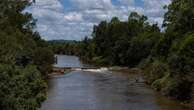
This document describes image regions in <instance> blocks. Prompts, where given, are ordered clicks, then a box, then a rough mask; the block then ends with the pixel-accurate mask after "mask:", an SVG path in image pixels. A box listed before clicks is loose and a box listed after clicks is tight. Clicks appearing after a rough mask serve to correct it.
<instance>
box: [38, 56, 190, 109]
mask: <svg viewBox="0 0 194 110" xmlns="http://www.w3.org/2000/svg"><path fill="white" fill-rule="evenodd" d="M59 57H60V59H58V60H60V61H58V63H59V62H60V63H64V62H65V61H66V60H67V59H68V61H67V62H68V63H74V62H75V64H76V67H77V65H81V66H82V64H81V63H80V61H79V60H78V58H77V57H73V56H59ZM56 65H57V64H56ZM56 65H55V66H56ZM59 65H60V66H63V65H64V66H65V65H71V66H72V65H73V64H65V63H64V64H59ZM136 78H137V75H133V74H127V73H119V72H110V71H106V70H102V71H100V70H98V71H96V72H95V71H74V72H70V73H68V74H66V75H62V76H55V77H52V78H50V79H49V90H48V99H47V100H46V101H45V102H44V103H43V105H42V107H41V108H40V110H186V109H184V108H183V107H182V106H181V105H180V104H179V103H178V102H176V101H173V100H170V99H168V98H166V97H164V96H161V95H160V94H158V93H156V92H154V91H153V90H152V89H150V88H149V87H148V86H146V85H145V84H144V83H143V82H136V80H135V79H136Z"/></svg>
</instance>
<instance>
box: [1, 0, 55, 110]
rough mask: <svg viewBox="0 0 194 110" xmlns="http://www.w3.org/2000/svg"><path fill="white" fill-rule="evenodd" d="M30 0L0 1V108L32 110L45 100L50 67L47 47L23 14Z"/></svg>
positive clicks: (51, 55) (32, 20) (31, 22)
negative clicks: (46, 81) (47, 75)
mask: <svg viewBox="0 0 194 110" xmlns="http://www.w3.org/2000/svg"><path fill="white" fill-rule="evenodd" d="M27 6H30V2H29V0H1V1H0V9H1V10H0V88H1V89H0V108H1V110H35V109H36V108H37V107H40V105H41V102H43V101H44V100H45V98H46V87H47V86H46V83H45V80H44V78H45V77H46V74H47V73H48V70H49V67H50V65H51V64H52V63H53V52H52V51H51V50H50V49H49V48H48V44H47V43H46V42H45V41H44V40H42V39H41V38H40V35H39V34H38V33H37V32H34V31H33V28H34V26H35V21H36V20H35V19H33V17H32V15H31V14H30V13H25V12H23V10H24V9H25V8H26V7H27Z"/></svg>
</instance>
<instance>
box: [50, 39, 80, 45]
mask: <svg viewBox="0 0 194 110" xmlns="http://www.w3.org/2000/svg"><path fill="white" fill-rule="evenodd" d="M48 42H49V43H52V44H63V43H77V42H79V41H76V40H49V41H48Z"/></svg>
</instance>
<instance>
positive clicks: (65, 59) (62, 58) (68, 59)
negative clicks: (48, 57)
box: [54, 55, 83, 67]
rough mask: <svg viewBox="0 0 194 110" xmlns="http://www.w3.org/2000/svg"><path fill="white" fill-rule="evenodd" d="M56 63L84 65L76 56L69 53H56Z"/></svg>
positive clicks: (66, 65) (63, 65)
mask: <svg viewBox="0 0 194 110" xmlns="http://www.w3.org/2000/svg"><path fill="white" fill-rule="evenodd" d="M55 58H56V64H55V65H54V67H82V66H83V64H82V63H81V62H80V61H79V58H78V57H76V56H68V55H55Z"/></svg>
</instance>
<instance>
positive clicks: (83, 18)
mask: <svg viewBox="0 0 194 110" xmlns="http://www.w3.org/2000/svg"><path fill="white" fill-rule="evenodd" d="M60 1H61V0H36V4H34V5H33V6H32V7H31V8H29V9H28V10H27V11H29V12H31V13H32V14H33V16H34V17H35V18H36V19H38V22H37V30H38V31H39V32H40V33H41V35H42V36H43V38H44V39H46V40H52V39H68V40H72V39H73V40H81V39H82V38H83V37H84V36H86V35H91V32H92V29H93V28H92V27H93V25H94V24H98V23H99V22H100V21H102V20H110V19H111V18H112V17H114V16H117V17H119V18H120V19H121V20H127V18H128V15H129V14H130V12H132V11H137V12H139V13H141V14H144V15H146V16H148V18H149V21H150V22H152V23H156V22H158V23H159V25H161V24H162V21H163V14H164V12H165V11H164V10H163V6H164V5H165V4H169V3H170V0H142V3H143V4H142V6H136V2H137V1H136V0H117V2H120V4H118V5H115V4H114V5H113V3H112V1H111V0H67V1H70V3H71V5H72V6H71V7H70V10H68V11H67V10H65V8H66V7H64V6H63V4H62V3H61V2H60ZM64 2H66V0H64ZM68 9H69V8H68Z"/></svg>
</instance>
